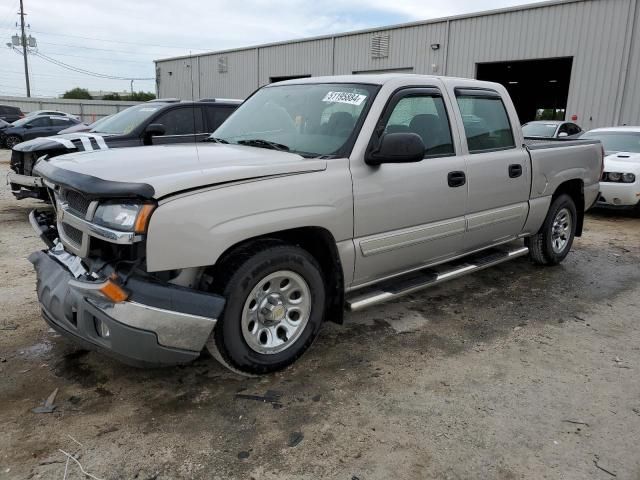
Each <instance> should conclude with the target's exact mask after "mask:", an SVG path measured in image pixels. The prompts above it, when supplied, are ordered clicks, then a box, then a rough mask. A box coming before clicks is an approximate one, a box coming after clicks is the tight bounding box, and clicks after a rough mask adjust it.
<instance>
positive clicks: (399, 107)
mask: <svg viewBox="0 0 640 480" xmlns="http://www.w3.org/2000/svg"><path fill="white" fill-rule="evenodd" d="M384 132H385V133H399V132H409V133H417V134H418V135H420V137H421V138H422V141H423V142H424V145H425V149H426V150H425V157H437V156H446V155H453V154H455V150H454V148H453V141H452V138H451V129H450V127H449V119H448V118H447V112H446V109H445V105H444V102H443V100H442V97H440V96H437V95H429V94H426V93H425V94H420V93H419V94H410V95H408V96H405V97H403V98H401V99H400V100H399V101H398V102H397V103H396V104H395V106H394V107H393V110H392V111H391V115H390V116H389V119H388V120H387V122H386V125H385V129H384Z"/></svg>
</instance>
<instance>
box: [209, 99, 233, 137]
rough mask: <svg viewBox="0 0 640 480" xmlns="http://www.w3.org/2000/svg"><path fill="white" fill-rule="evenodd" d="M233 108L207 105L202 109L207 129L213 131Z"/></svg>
mask: <svg viewBox="0 0 640 480" xmlns="http://www.w3.org/2000/svg"><path fill="white" fill-rule="evenodd" d="M234 110H235V108H233V107H223V106H220V105H219V106H215V107H212V106H207V107H205V108H204V111H205V112H206V115H207V127H208V128H207V129H208V131H209V132H214V131H215V130H216V129H217V128H218V127H219V126H220V125H222V123H223V122H224V121H225V120H226V119H227V118H229V116H230V115H231V114H232V113H233V111H234Z"/></svg>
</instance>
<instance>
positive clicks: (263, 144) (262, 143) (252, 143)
mask: <svg viewBox="0 0 640 480" xmlns="http://www.w3.org/2000/svg"><path fill="white" fill-rule="evenodd" d="M238 145H247V146H249V147H260V148H270V149H272V150H280V151H282V152H288V151H289V150H290V148H289V147H287V146H286V145H283V144H282V143H276V142H271V141H269V140H263V139H260V138H252V139H250V140H238Z"/></svg>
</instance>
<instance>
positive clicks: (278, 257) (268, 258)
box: [207, 241, 326, 375]
mask: <svg viewBox="0 0 640 480" xmlns="http://www.w3.org/2000/svg"><path fill="white" fill-rule="evenodd" d="M218 271H219V275H218V278H217V279H216V280H215V281H214V285H213V290H214V291H215V292H216V293H220V294H222V295H223V296H224V297H225V299H226V305H225V308H224V311H223V313H222V316H221V318H219V319H218V323H217V324H216V327H215V329H214V331H213V335H212V337H211V338H210V339H209V341H208V342H207V349H208V350H209V352H210V353H211V354H212V355H213V356H214V357H215V358H216V359H218V360H219V361H221V363H223V365H225V366H226V367H228V368H230V369H231V370H233V371H236V372H238V373H243V374H249V375H255V374H264V373H269V372H274V371H277V370H281V369H283V368H285V367H287V366H288V365H290V364H292V363H293V362H294V361H296V360H297V359H298V358H299V357H300V356H301V355H302V354H303V353H304V352H305V351H306V350H307V349H308V348H309V347H310V346H311V344H312V343H313V341H314V340H315V338H316V337H317V335H318V332H319V331H320V328H321V326H322V322H323V319H324V311H325V303H326V302H325V296H326V293H325V292H326V289H325V282H324V278H323V276H322V270H321V268H320V265H318V262H317V261H316V259H315V258H314V257H313V256H312V255H311V254H309V253H308V252H307V251H306V250H303V249H302V248H299V247H296V246H293V245H289V244H283V243H279V242H270V241H267V242H258V243H255V244H253V245H250V246H248V247H245V248H243V249H242V250H240V251H238V252H236V253H235V254H234V255H232V257H231V258H230V259H229V260H227V261H225V262H224V264H222V265H221V266H220V268H219V269H218ZM280 271H291V272H294V273H295V274H297V275H299V276H300V277H302V278H303V279H304V281H305V282H306V284H307V286H308V290H309V292H310V297H311V299H310V303H311V310H310V314H309V316H308V320H307V323H306V325H304V327H301V333H299V336H298V337H297V339H295V340H294V341H292V343H291V344H290V345H289V346H288V347H287V348H286V349H285V350H283V351H280V352H276V353H259V352H258V351H256V350H255V349H254V348H252V347H251V346H250V345H249V344H248V343H247V341H246V340H245V337H244V335H243V332H242V328H243V327H242V317H243V315H244V312H245V310H244V309H245V303H246V302H247V301H248V298H249V295H250V294H251V292H252V291H253V289H254V288H255V287H256V286H257V285H258V283H259V282H260V281H261V280H263V279H265V278H266V277H268V276H269V275H270V274H273V273H275V272H280Z"/></svg>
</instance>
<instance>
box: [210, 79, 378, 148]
mask: <svg viewBox="0 0 640 480" xmlns="http://www.w3.org/2000/svg"><path fill="white" fill-rule="evenodd" d="M378 88H379V87H378V86H374V85H363V84H346V83H343V84H341V83H334V84H304V85H275V86H270V87H265V88H263V89H261V90H259V91H258V92H256V93H255V94H254V95H253V96H252V97H251V98H249V99H248V100H247V101H246V102H244V103H243V104H242V105H241V106H240V107H239V108H238V109H237V110H236V111H235V112H234V113H233V115H231V116H230V117H229V119H228V120H226V121H225V122H224V123H223V124H222V125H221V126H220V128H218V129H217V130H216V131H215V132H214V133H213V135H212V138H214V139H216V140H217V141H222V142H226V143H233V144H245V145H253V146H261V147H264V148H276V149H280V150H286V151H291V152H295V153H298V154H300V155H303V156H305V157H318V156H336V155H343V156H346V155H348V154H349V152H350V149H351V147H352V145H353V141H355V135H356V134H357V130H358V129H359V126H360V124H361V123H362V122H361V120H363V119H364V114H365V113H366V111H367V109H368V106H369V105H370V104H371V102H372V101H373V97H374V96H375V94H376V93H377V91H378Z"/></svg>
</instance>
